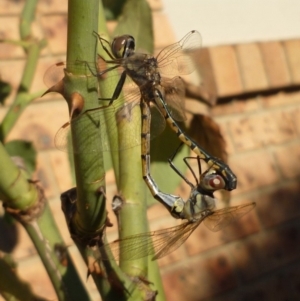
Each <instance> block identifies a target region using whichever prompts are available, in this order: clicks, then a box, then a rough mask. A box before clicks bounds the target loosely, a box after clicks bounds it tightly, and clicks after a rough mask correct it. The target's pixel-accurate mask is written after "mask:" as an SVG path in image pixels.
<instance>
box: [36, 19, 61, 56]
mask: <svg viewBox="0 0 300 301" xmlns="http://www.w3.org/2000/svg"><path fill="white" fill-rule="evenodd" d="M41 24H42V27H43V30H44V32H45V38H46V39H47V42H48V47H49V48H50V51H51V53H52V54H61V53H65V52H66V47H67V16H66V15H57V16H56V15H50V16H43V17H42V19H41Z"/></svg>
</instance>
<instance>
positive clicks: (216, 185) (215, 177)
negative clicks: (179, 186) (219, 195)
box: [199, 168, 226, 192]
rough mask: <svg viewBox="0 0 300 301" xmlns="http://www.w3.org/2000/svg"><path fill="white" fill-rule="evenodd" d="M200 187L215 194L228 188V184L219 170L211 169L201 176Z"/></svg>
mask: <svg viewBox="0 0 300 301" xmlns="http://www.w3.org/2000/svg"><path fill="white" fill-rule="evenodd" d="M199 187H200V188H201V189H203V190H204V191H210V192H214V191H216V190H220V189H224V188H226V182H225V180H224V178H223V177H222V175H220V174H219V173H218V171H217V170H215V169H213V168H210V169H208V170H207V171H205V172H204V173H203V174H202V175H201V179H200V182H199Z"/></svg>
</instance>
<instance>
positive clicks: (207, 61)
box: [192, 48, 217, 95]
mask: <svg viewBox="0 0 300 301" xmlns="http://www.w3.org/2000/svg"><path fill="white" fill-rule="evenodd" d="M192 57H193V60H194V62H195V64H196V68H197V70H198V72H199V73H200V74H201V77H202V81H203V87H204V89H205V90H206V91H207V92H208V93H209V94H210V95H216V94H217V86H216V82H215V77H214V73H213V67H212V63H211V57H210V52H209V49H208V48H202V49H199V50H195V51H194V52H193V53H192Z"/></svg>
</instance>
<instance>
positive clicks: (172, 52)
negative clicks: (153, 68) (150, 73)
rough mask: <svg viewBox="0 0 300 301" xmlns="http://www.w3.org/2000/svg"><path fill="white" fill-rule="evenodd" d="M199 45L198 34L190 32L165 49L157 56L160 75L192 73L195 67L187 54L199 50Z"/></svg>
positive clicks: (199, 38)
mask: <svg viewBox="0 0 300 301" xmlns="http://www.w3.org/2000/svg"><path fill="white" fill-rule="evenodd" d="M201 44H202V41H201V35H200V33H199V32H198V31H196V30H192V31H190V32H189V33H188V34H187V35H185V36H184V37H183V38H182V39H181V40H180V41H179V42H177V43H174V44H171V45H169V46H167V47H165V48H164V49H163V50H162V51H161V52H160V53H159V54H158V55H157V61H158V65H159V71H160V73H161V75H163V76H176V75H180V74H182V75H183V74H190V73H191V72H193V71H194V69H195V65H194V63H193V61H192V58H191V57H190V55H189V54H188V52H191V51H193V50H196V49H199V48H200V47H201Z"/></svg>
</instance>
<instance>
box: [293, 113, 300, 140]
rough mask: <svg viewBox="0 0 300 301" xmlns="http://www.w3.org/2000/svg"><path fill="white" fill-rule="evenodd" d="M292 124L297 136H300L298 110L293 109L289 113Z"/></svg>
mask: <svg viewBox="0 0 300 301" xmlns="http://www.w3.org/2000/svg"><path fill="white" fill-rule="evenodd" d="M291 115H292V118H293V122H294V124H295V127H296V130H297V133H298V135H299V134H300V108H299V109H298V108H297V109H295V110H293V111H292V112H291Z"/></svg>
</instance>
